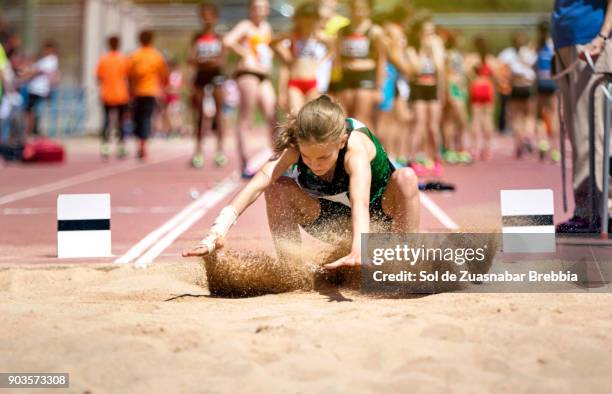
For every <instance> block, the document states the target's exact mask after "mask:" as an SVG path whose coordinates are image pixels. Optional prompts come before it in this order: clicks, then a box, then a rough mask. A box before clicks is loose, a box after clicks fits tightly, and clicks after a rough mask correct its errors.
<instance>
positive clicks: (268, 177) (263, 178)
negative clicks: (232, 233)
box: [183, 148, 298, 257]
mask: <svg viewBox="0 0 612 394" xmlns="http://www.w3.org/2000/svg"><path fill="white" fill-rule="evenodd" d="M297 159H298V153H297V150H296V149H294V148H288V149H286V150H285V151H284V152H283V153H282V154H281V155H280V156H279V157H278V158H276V159H273V160H270V161H269V162H267V163H266V164H264V165H263V167H262V168H261V169H260V170H259V171H257V173H256V174H255V176H254V177H253V178H252V179H251V180H250V181H249V183H247V185H246V186H245V187H244V188H243V189H242V190H241V191H240V192H238V194H237V195H236V196H235V197H234V199H233V200H232V201H231V203H230V204H229V205H227V206H226V207H225V208H223V209H222V210H221V213H220V214H219V216H218V217H217V219H216V220H215V223H214V224H213V226H212V228H211V229H210V231H209V233H208V235H207V236H206V237H205V238H204V239H203V240H202V241H201V242H200V243H199V244H198V245H196V246H194V247H193V248H191V249H188V250H185V251H183V257H194V256H205V255H207V254H208V253H210V252H212V251H213V250H214V249H218V248H221V247H223V239H224V237H225V235H226V234H227V232H228V231H229V228H230V227H231V226H232V225H233V224H234V223H235V222H236V220H237V219H238V217H239V216H240V215H241V214H242V212H244V211H245V210H246V209H247V208H248V207H249V206H250V205H251V204H252V203H253V202H255V200H257V198H258V197H259V196H260V195H261V193H263V192H264V191H265V190H266V189H267V188H268V186H270V185H271V184H272V183H273V182H274V181H276V180H277V179H278V178H279V177H280V176H281V175H283V173H284V172H285V171H286V170H287V169H288V168H289V167H290V166H291V165H292V164H294V163H296V162H297Z"/></svg>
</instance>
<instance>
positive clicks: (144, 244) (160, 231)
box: [115, 148, 272, 264]
mask: <svg viewBox="0 0 612 394" xmlns="http://www.w3.org/2000/svg"><path fill="white" fill-rule="evenodd" d="M271 154H272V151H271V150H270V149H269V148H266V149H263V150H262V151H260V152H258V153H257V154H256V155H255V156H254V157H252V158H251V159H250V160H249V162H248V164H247V167H248V168H250V169H255V170H256V169H259V168H260V167H261V166H262V165H264V164H265V162H266V161H268V159H269V158H270V156H271ZM237 177H238V172H237V171H235V172H233V173H232V174H231V175H230V176H229V177H228V178H227V179H228V180H229V181H227V180H226V181H224V182H222V183H221V184H219V185H217V188H219V187H223V186H224V184H225V183H227V182H229V183H231V184H232V185H234V184H235V187H237V186H238V184H239V182H238V181H236V180H235V179H237ZM235 187H234V188H235ZM213 190H215V189H213ZM232 190H233V189H232ZM210 192H212V190H211V191H210ZM228 193H231V191H229V192H228ZM212 197H214V195H213V196H212ZM210 198H211V195H210V194H209V192H206V193H204V194H203V195H201V196H200V197H199V198H198V199H197V200H195V201H193V202H192V203H191V204H189V205H188V206H186V207H185V208H184V209H183V210H182V211H181V212H179V213H177V214H176V215H175V216H174V217H172V218H170V220H168V221H167V222H166V223H164V224H163V225H161V226H160V227H158V228H156V229H155V230H153V231H151V232H150V233H149V234H147V235H146V236H145V237H144V238H143V239H141V240H140V241H139V242H138V243H137V244H136V245H134V246H132V247H131V248H130V249H129V250H128V251H127V252H126V253H125V254H124V255H123V256H120V257H119V258H117V259H116V260H115V263H118V264H126V263H130V262H132V261H133V260H134V259H136V258H138V256H140V255H142V254H143V253H145V251H146V250H147V249H149V248H151V247H152V246H153V245H154V244H155V243H156V242H157V241H158V240H159V239H160V238H161V237H162V236H163V235H164V234H166V233H168V232H170V231H172V230H173V228H174V227H176V226H179V225H180V224H181V223H182V222H183V221H185V220H188V218H189V217H190V215H192V214H193V212H194V211H196V210H198V209H199V208H201V207H203V206H204V205H205V204H207V200H208V199H210ZM219 200H220V199H219ZM208 209H210V208H207V209H206V210H208ZM194 223H195V222H194ZM189 227H190V226H189ZM189 227H187V228H189ZM183 232H184V231H183ZM183 232H181V234H182V233H183ZM179 235H180V234H179ZM164 249H165V248H164ZM162 251H163V250H162ZM162 251H160V253H161V252H162ZM152 254H153V253H152ZM152 254H151V255H152ZM157 255H159V253H158V254H157ZM157 255H155V257H157ZM143 261H144V260H143ZM145 264H148V262H147V263H145Z"/></svg>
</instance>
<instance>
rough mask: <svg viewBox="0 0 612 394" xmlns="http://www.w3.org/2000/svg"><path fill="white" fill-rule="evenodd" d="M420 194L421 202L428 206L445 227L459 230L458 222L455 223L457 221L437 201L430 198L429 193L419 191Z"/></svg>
mask: <svg viewBox="0 0 612 394" xmlns="http://www.w3.org/2000/svg"><path fill="white" fill-rule="evenodd" d="M419 195H420V199H421V204H422V205H423V206H425V208H427V210H428V211H429V212H431V214H432V215H434V217H435V218H436V219H438V221H439V222H440V223H442V225H443V226H444V227H446V228H447V229H449V230H457V229H459V225H458V224H457V223H455V221H454V220H453V219H451V218H450V217H449V216H448V215H447V214H446V212H444V211H443V210H442V208H440V207H439V206H438V204H436V203H435V202H433V200H432V199H431V198H429V197H428V196H427V195H425V193H423V192H419Z"/></svg>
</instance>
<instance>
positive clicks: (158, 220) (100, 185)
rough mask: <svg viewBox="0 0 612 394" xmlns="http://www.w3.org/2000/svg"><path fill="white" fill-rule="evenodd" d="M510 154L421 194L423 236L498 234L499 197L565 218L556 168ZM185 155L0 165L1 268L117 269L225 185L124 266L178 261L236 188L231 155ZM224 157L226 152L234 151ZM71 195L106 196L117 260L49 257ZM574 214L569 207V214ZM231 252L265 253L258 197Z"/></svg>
mask: <svg viewBox="0 0 612 394" xmlns="http://www.w3.org/2000/svg"><path fill="white" fill-rule="evenodd" d="M250 142H251V143H250V146H251V152H250V153H251V154H255V153H256V152H257V151H260V150H261V149H262V147H263V146H265V144H266V138H265V137H264V136H263V135H262V133H259V134H258V135H257V136H255V137H253V138H252V141H250ZM207 145H208V147H211V145H212V144H210V143H209V144H207ZM508 146H512V145H511V140H510V139H509V138H507V137H498V138H496V139H495V141H494V149H493V151H494V158H493V160H491V161H489V162H480V163H475V164H473V165H470V166H447V167H446V168H445V174H444V176H443V178H442V180H443V181H445V182H450V183H454V184H455V185H456V186H457V190H456V191H455V192H452V193H448V192H446V193H437V192H429V193H427V196H428V197H429V199H430V200H431V202H432V203H433V205H432V204H427V206H425V205H423V206H422V209H421V227H422V229H424V230H428V231H436V230H440V231H446V230H447V227H448V226H449V220H450V224H452V223H453V222H454V223H456V224H457V225H458V226H459V228H463V229H468V230H478V231H486V230H491V229H495V228H499V227H500V226H501V219H500V211H499V190H501V189H518V188H550V189H553V190H554V192H555V205H556V213H557V214H556V218H555V220H556V222H559V221H562V220H565V219H566V218H567V217H568V216H570V215H569V213H567V214H565V213H563V212H562V205H561V193H560V191H561V181H560V169H559V166H558V165H554V164H550V163H541V162H539V161H537V160H536V159H534V158H526V159H523V160H521V161H517V160H515V159H514V158H513V157H512V153H511V151H510V150H509V149H504V148H507V147H508ZM191 149H192V143H191V141H190V140H186V139H185V140H183V139H176V140H154V141H153V142H152V144H151V149H150V159H149V160H148V161H147V162H145V163H140V162H138V161H136V160H135V159H133V158H129V159H125V160H123V161H119V160H117V159H111V160H110V161H108V162H102V161H101V160H100V157H99V155H98V145H97V141H96V140H94V139H83V140H75V141H68V142H67V153H68V154H67V162H66V163H65V164H61V165H21V164H11V165H8V164H5V165H4V167H1V168H0V250H1V253H0V264H24V263H26V264H39V263H88V262H100V261H107V262H112V261H115V260H116V259H118V258H121V257H122V256H125V254H126V252H128V251H130V249H132V248H133V247H134V246H135V245H137V244H138V243H139V242H141V240H143V238H146V237H147V235H149V234H151V233H152V232H154V231H155V230H156V229H158V228H160V226H163V225H164V224H166V223H167V222H168V221H170V220H171V219H172V218H173V217H175V216H176V215H177V214H179V213H180V212H181V211H183V210H184V209H185V208H186V207H188V206H189V205H190V204H192V203H194V201H195V200H194V198H193V197H197V198H199V200H198V201H199V202H200V203H202V204H203V203H205V201H203V200H202V198H200V197H201V196H202V195H204V194H205V193H206V192H207V191H210V190H211V189H214V187H215V185H218V184H219V183H220V182H225V183H224V185H229V186H228V188H226V190H225V193H227V191H228V190H229V191H230V193H227V194H219V193H215V192H213V196H214V197H215V198H220V200H219V202H217V203H216V204H214V205H213V206H210V207H205V208H207V209H208V210H206V211H205V212H204V211H199V214H200V215H199V216H198V215H197V212H195V213H196V215H194V212H187V214H186V215H183V217H181V218H179V219H184V220H179V221H176V222H175V223H171V224H174V225H173V226H169V227H168V228H167V230H168V231H170V232H174V235H175V236H176V238H175V239H174V237H171V236H169V234H168V232H164V233H163V234H162V235H161V236H160V237H157V238H156V239H154V241H155V242H152V243H149V244H147V245H146V246H148V247H147V248H144V250H143V251H142V252H141V253H137V254H136V255H135V257H133V258H131V259H129V262H131V263H133V262H135V261H138V260H139V259H141V260H142V257H143V255H144V254H146V253H147V251H148V250H150V249H151V248H156V249H157V250H156V251H155V253H149V255H152V256H154V258H153V259H152V260H153V261H155V262H162V261H176V260H178V259H180V258H181V257H180V256H179V254H180V251H181V250H182V249H184V248H186V247H188V246H189V245H191V244H192V243H194V242H197V241H198V240H199V239H200V238H202V236H203V235H205V233H206V230H207V229H208V228H209V226H210V225H211V222H212V220H213V219H214V217H215V216H216V213H217V211H218V209H220V208H221V207H222V206H223V205H224V204H225V203H227V201H229V200H230V198H231V196H232V195H233V194H234V193H235V190H238V188H239V187H240V186H241V185H242V184H243V182H242V181H240V180H239V179H237V178H236V177H235V175H236V173H237V170H238V167H237V161H236V155H235V154H230V160H229V165H228V166H227V167H225V168H222V169H218V168H215V167H214V166H213V165H212V160H211V152H210V151H207V152H206V153H207V155H206V156H207V162H206V166H205V168H203V169H193V168H190V166H189V165H188V162H189V158H190V154H191ZM227 151H228V152H230V153H233V152H234V149H233V148H228V149H227ZM506 151H507V152H506ZM568 173H569V172H568ZM70 193H110V194H111V201H112V219H111V223H112V224H111V227H112V239H113V254H114V255H115V257H114V258H105V259H67V260H66V259H64V260H59V259H57V258H56V246H55V245H56V228H57V223H56V212H55V206H56V200H57V196H58V194H70ZM206 196H208V194H206ZM198 209H199V208H198ZM198 209H196V211H197V210H198ZM572 209H573V207H571V206H570V211H569V212H571V211H572ZM183 212H184V211H183ZM432 212H434V213H432ZM436 215H437V216H436ZM441 215H442V218H441ZM185 219H186V220H185ZM191 222H192V223H191ZM165 244H167V245H165ZM228 244H229V245H233V246H236V247H253V246H255V247H258V248H263V249H268V250H271V248H272V246H271V238H270V235H269V232H268V227H267V220H266V215H265V204H264V202H263V200H262V198H260V199H259V200H258V201H257V202H256V203H255V204H254V205H253V206H252V207H251V208H249V209H248V210H247V212H245V213H244V215H243V216H242V217H241V218H240V220H239V221H238V224H237V225H236V226H235V227H234V228H233V229H232V231H231V233H230V236H229V238H228Z"/></svg>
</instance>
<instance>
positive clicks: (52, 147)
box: [22, 138, 64, 163]
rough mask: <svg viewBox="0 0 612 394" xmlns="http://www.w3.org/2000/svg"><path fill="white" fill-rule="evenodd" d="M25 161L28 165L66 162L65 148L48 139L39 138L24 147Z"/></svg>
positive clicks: (23, 155)
mask: <svg viewBox="0 0 612 394" xmlns="http://www.w3.org/2000/svg"><path fill="white" fill-rule="evenodd" d="M22 158H23V161H25V162H27V163H58V162H62V161H64V147H62V146H61V145H60V144H58V143H57V142H55V141H53V140H50V139H48V138H38V139H36V140H34V141H32V142H28V143H27V144H25V146H24V147H23V153H22Z"/></svg>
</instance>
